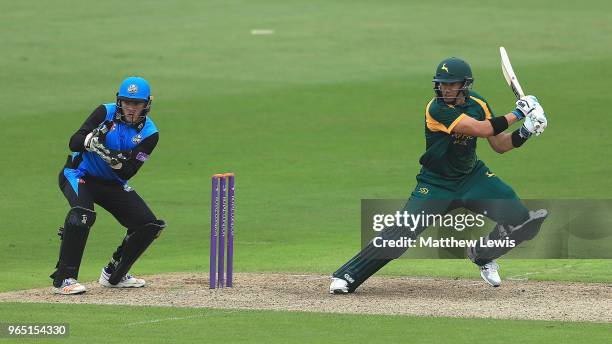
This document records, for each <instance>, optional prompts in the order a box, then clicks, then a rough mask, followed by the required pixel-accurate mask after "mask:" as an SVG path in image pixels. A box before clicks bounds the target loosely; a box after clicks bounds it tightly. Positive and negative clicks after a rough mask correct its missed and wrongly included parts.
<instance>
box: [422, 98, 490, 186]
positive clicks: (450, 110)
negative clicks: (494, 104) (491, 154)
mask: <svg viewBox="0 0 612 344" xmlns="http://www.w3.org/2000/svg"><path fill="white" fill-rule="evenodd" d="M465 116H470V117H472V118H474V119H476V120H479V121H483V120H485V119H489V118H492V117H493V116H494V115H493V111H492V110H491V107H489V105H488V104H487V102H486V100H485V99H484V98H483V97H481V96H480V95H479V94H477V93H476V92H474V91H470V93H469V97H468V98H467V99H466V102H465V104H463V105H448V104H446V103H444V101H443V100H441V99H440V100H438V99H436V98H434V99H432V100H431V101H430V102H429V103H428V104H427V107H426V108H425V140H426V149H425V154H423V155H422V156H421V159H420V160H419V162H420V163H421V165H422V166H423V170H422V171H421V174H429V175H430V176H432V177H433V176H435V177H436V179H443V180H445V181H447V182H448V181H451V182H456V181H460V180H462V179H463V177H465V176H467V175H469V174H470V173H471V172H472V170H473V169H474V168H475V167H476V165H477V162H478V158H477V157H476V139H477V138H476V137H473V136H468V135H462V134H458V133H453V132H452V130H453V128H454V127H455V126H456V125H457V123H459V121H461V119H462V118H464V117H465ZM440 182H442V180H440ZM444 184H446V183H444Z"/></svg>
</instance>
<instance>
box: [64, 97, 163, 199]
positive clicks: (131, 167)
mask: <svg viewBox="0 0 612 344" xmlns="http://www.w3.org/2000/svg"><path fill="white" fill-rule="evenodd" d="M103 106H104V107H103V108H102V107H99V108H98V109H96V111H94V113H92V115H91V116H90V117H89V118H88V120H87V121H86V122H85V123H84V124H83V126H82V127H81V129H80V130H79V131H78V132H77V133H76V134H75V135H73V137H72V138H71V141H70V147H71V149H73V150H75V148H76V150H77V151H73V152H72V154H71V157H72V165H71V166H70V167H68V166H67V167H66V168H64V176H65V177H66V178H67V179H68V181H69V182H70V183H71V185H72V187H73V189H74V190H75V191H76V192H78V183H79V180H80V179H81V178H83V177H85V176H92V177H95V178H97V179H102V180H108V181H117V182H119V183H121V184H123V185H126V184H127V180H128V179H129V178H130V177H131V176H133V175H134V174H135V173H136V171H137V170H138V168H140V166H142V163H144V161H146V160H147V159H148V158H149V155H150V154H151V151H152V150H153V148H154V147H155V145H156V144H157V139H158V130H157V127H156V126H155V123H153V120H152V119H151V118H150V117H148V116H147V118H146V120H145V122H144V125H143V126H142V129H140V130H138V129H137V128H134V127H132V126H129V125H127V124H125V123H123V122H121V121H113V119H114V118H115V111H116V108H117V105H116V104H115V103H109V104H104V105H103ZM104 110H105V112H106V113H105V114H104V113H103V112H104ZM103 116H104V117H103ZM102 117H103V118H102ZM104 121H113V125H112V127H111V128H110V129H109V131H108V133H107V134H106V140H105V142H104V145H105V146H106V147H107V148H110V149H113V150H117V151H122V152H124V155H127V156H129V161H128V162H131V164H130V163H128V164H125V165H126V166H123V167H122V168H121V169H120V170H115V169H112V168H111V167H110V166H109V165H108V163H106V162H105V161H104V160H102V158H100V156H98V154H96V153H93V152H89V151H86V150H84V146H83V143H84V136H86V135H87V134H88V133H89V132H91V130H93V129H94V128H96V127H98V126H99V125H100V124H102V123H103V122H104ZM96 122H97V123H96ZM152 136H155V137H152ZM147 139H149V140H147ZM143 142H147V143H149V144H147V145H142V143H143Z"/></svg>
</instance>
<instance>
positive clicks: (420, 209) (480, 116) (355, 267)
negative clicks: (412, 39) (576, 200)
mask: <svg viewBox="0 0 612 344" xmlns="http://www.w3.org/2000/svg"><path fill="white" fill-rule="evenodd" d="M473 82H474V79H473V78H472V71H471V68H470V66H469V65H468V64H467V63H466V62H465V61H463V60H461V59H458V58H455V57H451V58H448V59H445V60H444V61H442V62H441V63H440V64H439V65H438V68H437V69H436V74H435V76H434V78H433V84H434V91H435V97H434V98H433V99H432V100H431V101H430V102H429V103H428V104H427V106H426V108H425V118H424V125H425V140H426V150H425V153H424V154H423V155H422V156H421V158H420V160H419V162H420V164H421V165H422V168H421V171H420V172H419V174H418V175H417V177H416V179H417V185H416V187H415V189H414V191H413V192H412V194H411V196H410V198H409V199H408V201H407V202H406V205H405V206H404V209H403V211H407V212H408V213H409V214H421V213H425V214H442V215H444V214H446V213H448V212H449V211H451V210H453V209H456V208H460V207H461V208H467V209H469V210H472V211H474V212H477V213H481V214H482V213H484V212H485V211H486V215H487V216H488V217H489V218H491V219H492V220H494V221H495V222H497V225H496V226H495V228H494V229H493V231H492V232H491V233H489V235H488V236H487V239H489V240H499V239H504V238H506V237H507V238H509V239H511V240H514V241H515V243H516V245H518V244H520V243H521V242H523V241H525V240H530V239H532V238H534V237H535V236H536V234H537V233H538V231H539V229H540V226H541V224H542V223H543V221H544V220H545V218H546V216H547V215H548V213H547V211H546V210H544V209H540V210H537V211H529V210H528V209H527V208H525V206H524V205H523V204H522V203H521V201H520V200H519V198H518V197H517V195H516V193H515V192H514V191H513V190H512V188H511V187H510V186H509V185H508V184H506V183H504V182H503V181H502V180H501V179H500V178H499V177H498V176H497V175H495V174H494V173H492V172H491V171H490V170H489V169H488V168H487V166H485V164H484V163H483V162H482V161H481V160H479V159H478V158H477V157H476V140H477V138H478V137H486V138H487V140H488V141H489V144H490V145H491V147H492V148H493V150H495V151H496V152H497V153H500V154H501V153H505V152H507V151H510V150H512V149H515V148H519V147H521V146H522V145H523V144H524V143H525V142H526V141H527V140H528V139H529V138H530V137H531V136H533V135H534V134H535V135H536V136H537V135H540V134H542V132H544V129H546V126H547V120H546V116H545V115H544V109H543V108H542V106H541V105H540V104H539V102H538V100H537V98H536V97H534V96H525V97H522V98H521V99H519V100H518V101H517V102H516V108H515V109H514V110H513V111H512V112H510V113H508V114H506V115H504V116H499V117H496V116H495V115H494V114H493V110H491V107H490V106H489V104H488V103H487V101H486V100H485V99H484V98H483V97H481V96H480V95H478V94H477V93H476V92H474V91H472V90H471V86H472V83H473ZM521 120H524V122H523V125H522V126H521V127H520V128H519V129H517V130H516V131H514V132H512V133H506V132H504V131H505V130H506V129H507V128H508V126H510V125H512V124H513V123H515V122H518V121H521ZM425 229H426V228H425V227H424V226H417V228H416V229H415V230H414V232H410V235H411V236H412V237H413V238H416V237H417V236H418V235H419V234H420V233H422V232H423V230H425ZM405 234H406V231H405V230H401V229H399V228H397V227H390V228H387V229H386V230H384V231H383V238H385V239H394V238H398V237H399V236H400V235H405ZM382 249H383V248H376V247H374V245H373V243H372V242H370V243H369V244H368V245H367V246H366V247H365V248H364V249H363V250H362V251H361V252H359V253H358V254H357V255H356V256H355V257H353V258H352V259H350V260H349V261H348V262H347V263H346V264H344V265H343V266H342V267H340V268H339V269H338V270H337V271H336V272H334V274H333V277H332V282H331V285H330V288H329V291H330V293H335V294H344V293H350V292H353V291H355V289H356V288H357V287H359V285H361V284H362V283H363V282H364V281H365V280H367V279H368V278H369V277H370V276H372V275H373V274H374V273H376V271H378V270H379V269H380V268H382V267H383V266H384V265H385V264H387V263H388V262H389V261H391V260H392V259H395V258H398V257H399V256H400V255H401V254H403V253H404V252H405V250H406V249H399V250H398V249H395V250H393V251H391V252H392V254H391V255H390V256H388V257H382V256H384V254H381V252H380V251H379V250H382ZM510 249H511V248H509V247H481V246H476V247H473V248H469V249H468V252H467V255H468V257H469V258H470V259H471V260H472V262H474V263H475V264H476V265H477V266H478V267H479V269H480V275H481V276H482V278H483V279H484V280H485V281H486V282H487V283H489V284H490V285H492V286H494V287H497V286H499V285H500V283H501V279H500V277H499V273H498V268H499V266H498V265H497V263H496V262H495V259H497V258H499V257H501V256H502V255H504V254H505V253H507V252H508V251H509V250H510Z"/></svg>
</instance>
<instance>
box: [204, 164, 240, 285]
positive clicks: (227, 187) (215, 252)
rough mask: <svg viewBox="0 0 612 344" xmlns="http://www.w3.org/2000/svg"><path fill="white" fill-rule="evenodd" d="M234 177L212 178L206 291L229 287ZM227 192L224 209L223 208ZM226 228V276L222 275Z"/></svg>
mask: <svg viewBox="0 0 612 344" xmlns="http://www.w3.org/2000/svg"><path fill="white" fill-rule="evenodd" d="M234 185H235V183H234V174H233V173H218V174H214V175H213V176H212V195H211V201H210V288H211V289H214V288H223V287H232V285H233V283H232V282H233V281H232V278H233V270H234V202H235V198H234ZM226 192H227V206H226ZM226 224H227V274H226V275H225V276H224V274H225V266H224V265H225V251H226V247H225V245H226Z"/></svg>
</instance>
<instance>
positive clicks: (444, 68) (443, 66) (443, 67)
mask: <svg viewBox="0 0 612 344" xmlns="http://www.w3.org/2000/svg"><path fill="white" fill-rule="evenodd" d="M440 69H443V70H445V71H446V72H447V73H450V72H449V71H448V67H446V63H445V64H443V65H442V67H440Z"/></svg>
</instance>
